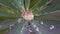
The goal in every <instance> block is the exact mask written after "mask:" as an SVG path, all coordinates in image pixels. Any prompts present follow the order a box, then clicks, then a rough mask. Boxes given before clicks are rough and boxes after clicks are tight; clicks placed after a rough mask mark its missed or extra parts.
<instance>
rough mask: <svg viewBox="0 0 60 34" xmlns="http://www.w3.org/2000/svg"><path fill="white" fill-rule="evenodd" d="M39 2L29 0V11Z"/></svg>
mask: <svg viewBox="0 0 60 34" xmlns="http://www.w3.org/2000/svg"><path fill="white" fill-rule="evenodd" d="M39 1H40V0H30V7H29V8H30V9H31V8H32V7H33V6H34V5H36V4H38V3H39Z"/></svg>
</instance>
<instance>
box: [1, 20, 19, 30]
mask: <svg viewBox="0 0 60 34" xmlns="http://www.w3.org/2000/svg"><path fill="white" fill-rule="evenodd" d="M16 23H18V22H17V20H5V21H3V22H2V23H0V30H4V29H6V28H10V27H11V26H14V25H15V24H16Z"/></svg>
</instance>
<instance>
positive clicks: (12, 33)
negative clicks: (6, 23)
mask: <svg viewBox="0 0 60 34" xmlns="http://www.w3.org/2000/svg"><path fill="white" fill-rule="evenodd" d="M26 23H27V22H25V21H24V20H23V21H22V22H21V23H19V24H16V26H14V27H13V28H12V29H11V30H9V31H8V32H7V33H8V34H22V30H23V28H24V27H25V26H26Z"/></svg>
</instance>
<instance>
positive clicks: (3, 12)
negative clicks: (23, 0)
mask: <svg viewBox="0 0 60 34" xmlns="http://www.w3.org/2000/svg"><path fill="white" fill-rule="evenodd" d="M18 17H20V16H18V12H17V11H14V10H12V9H9V8H7V7H5V6H1V5H0V22H1V21H4V20H12V19H17V18H18Z"/></svg>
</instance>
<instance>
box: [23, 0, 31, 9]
mask: <svg viewBox="0 0 60 34" xmlns="http://www.w3.org/2000/svg"><path fill="white" fill-rule="evenodd" d="M24 1H25V8H26V10H29V7H30V0H24Z"/></svg>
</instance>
